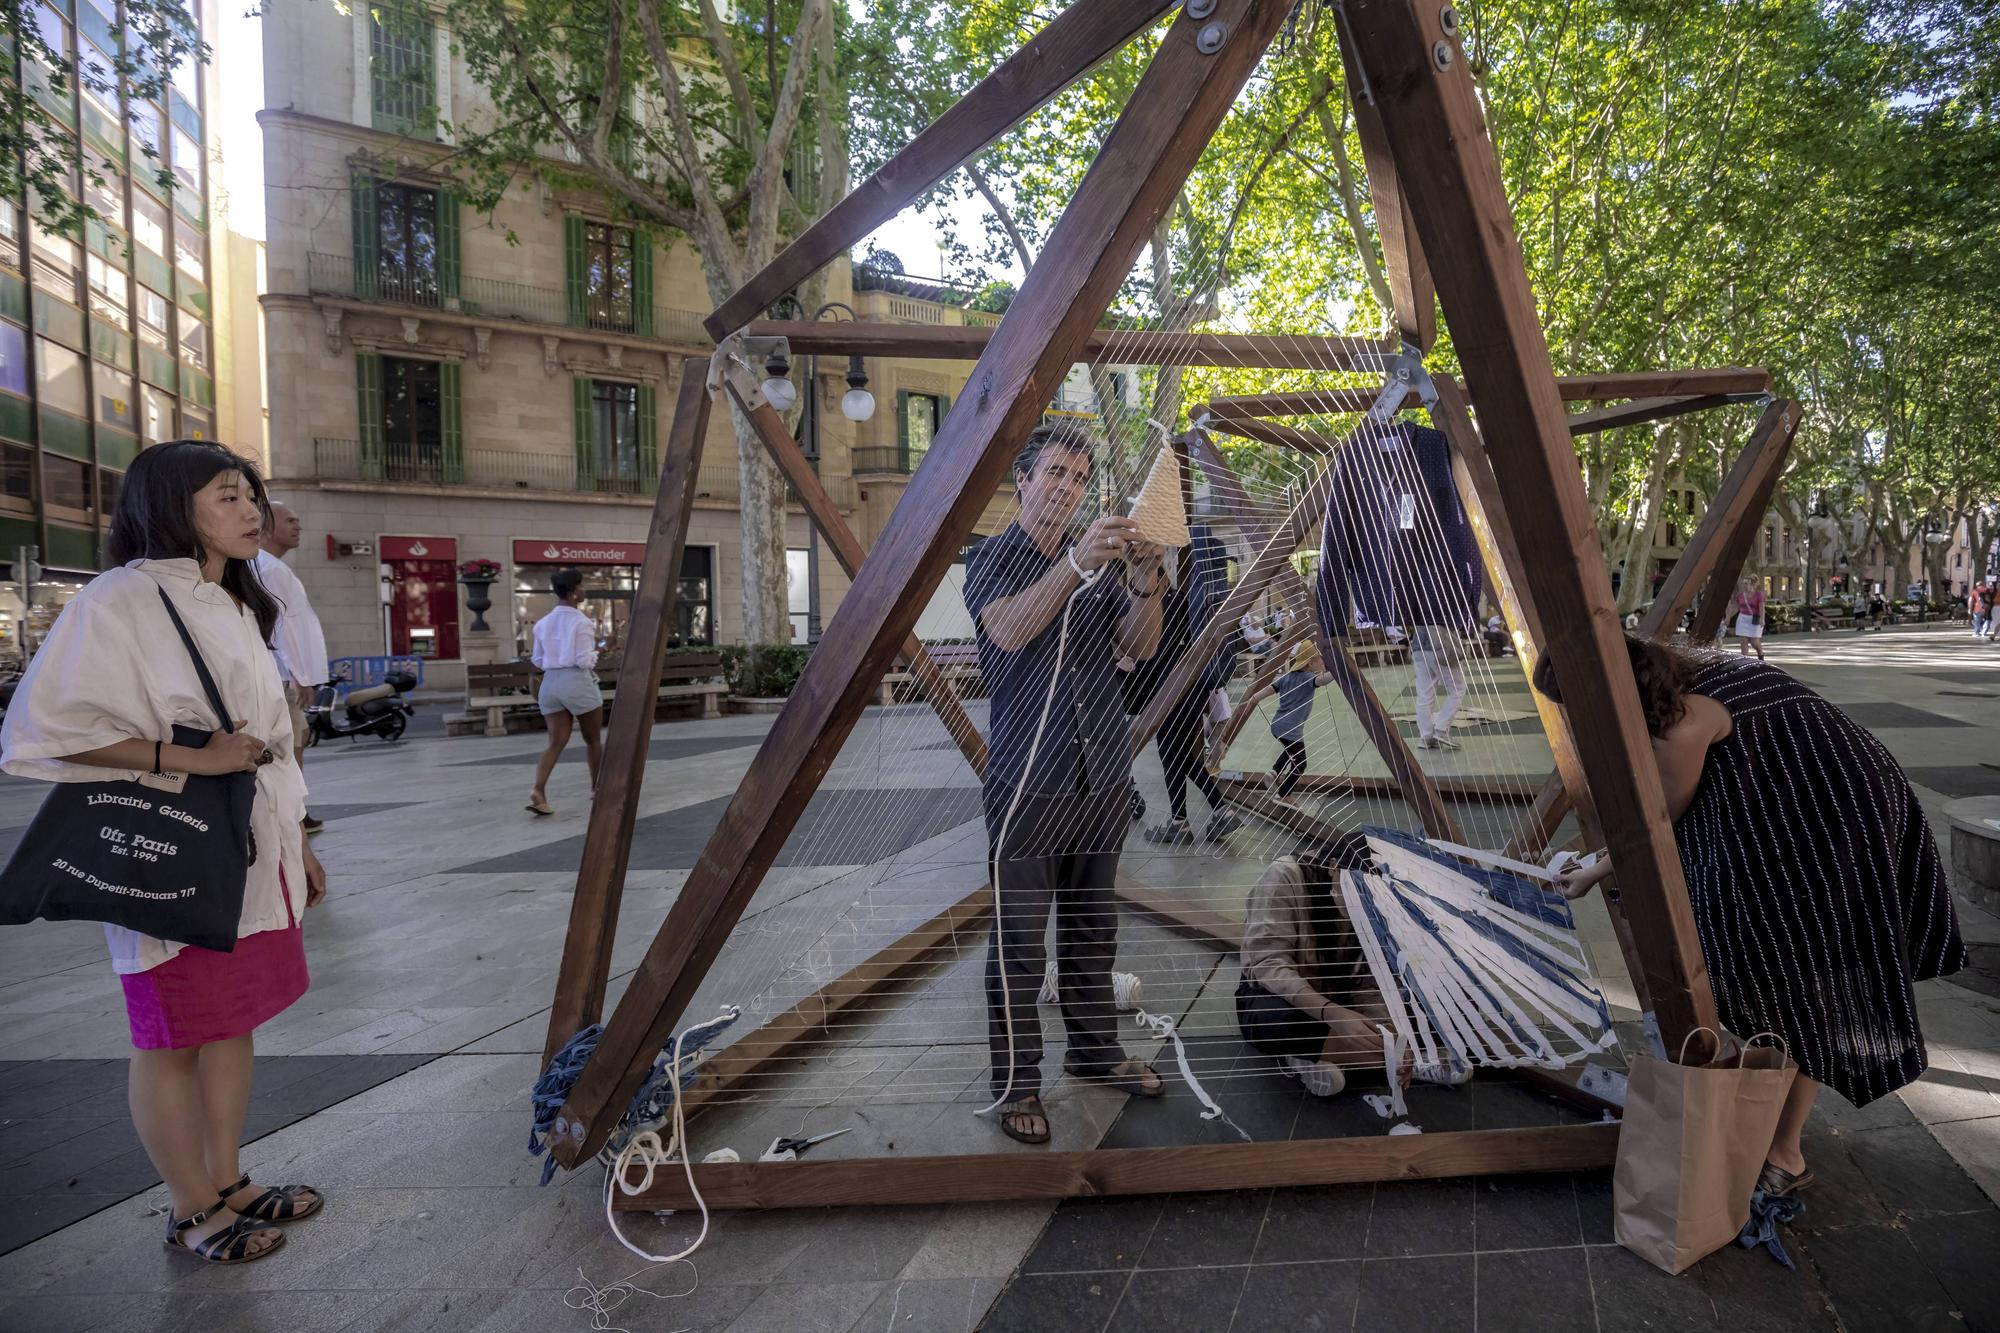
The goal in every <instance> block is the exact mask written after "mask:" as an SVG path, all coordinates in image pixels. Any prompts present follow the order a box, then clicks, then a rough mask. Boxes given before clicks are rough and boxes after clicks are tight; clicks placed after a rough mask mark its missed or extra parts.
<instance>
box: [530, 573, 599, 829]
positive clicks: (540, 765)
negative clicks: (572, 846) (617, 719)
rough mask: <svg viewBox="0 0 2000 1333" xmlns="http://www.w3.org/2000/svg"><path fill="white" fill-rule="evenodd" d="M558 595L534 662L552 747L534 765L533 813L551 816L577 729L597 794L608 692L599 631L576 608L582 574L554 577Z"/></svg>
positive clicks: (538, 628) (541, 625)
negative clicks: (553, 793)
mask: <svg viewBox="0 0 2000 1333" xmlns="http://www.w3.org/2000/svg"><path fill="white" fill-rule="evenodd" d="M549 590H550V591H551V592H553V593H555V595H556V607H555V610H553V611H551V612H549V613H548V614H547V615H545V616H543V617H542V618H541V619H540V620H537V621H536V622H535V649H534V659H533V660H534V663H535V665H536V667H538V668H539V669H540V670H541V673H542V691H541V695H540V702H541V707H542V720H543V722H545V723H546V724H547V725H548V729H549V743H548V745H547V746H546V747H545V748H544V749H543V750H542V757H541V758H540V759H539V760H537V761H536V763H535V790H534V791H533V793H532V794H530V795H529V797H528V809H529V810H531V811H533V812H534V813H535V814H538V815H552V814H554V813H555V807H554V806H552V805H550V804H549V797H548V785H549V775H550V774H551V773H554V772H555V769H556V760H558V759H560V758H561V757H562V752H563V747H564V746H566V745H568V744H569V734H570V731H571V729H572V728H574V727H581V728H582V730H583V749H584V757H585V758H586V759H587V760H588V761H589V763H590V788H591V790H592V791H596V790H597V765H598V762H599V761H600V760H601V759H602V758H603V757H604V745H603V735H604V693H603V691H601V690H600V689H598V687H597V626H595V625H593V624H591V623H590V617H589V616H587V615H585V614H584V613H583V612H582V611H580V610H578V609H577V603H578V602H581V601H582V600H583V575H582V574H581V573H579V572H578V571H576V570H574V569H559V570H557V571H556V572H555V573H554V574H553V575H551V576H550V577H549Z"/></svg>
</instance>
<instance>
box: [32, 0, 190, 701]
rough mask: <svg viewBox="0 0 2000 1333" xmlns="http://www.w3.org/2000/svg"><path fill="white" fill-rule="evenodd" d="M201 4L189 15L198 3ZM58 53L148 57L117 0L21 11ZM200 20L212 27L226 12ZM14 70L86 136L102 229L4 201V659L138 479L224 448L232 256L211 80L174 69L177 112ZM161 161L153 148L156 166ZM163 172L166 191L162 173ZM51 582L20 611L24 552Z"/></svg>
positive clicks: (46, 620) (82, 179)
mask: <svg viewBox="0 0 2000 1333" xmlns="http://www.w3.org/2000/svg"><path fill="white" fill-rule="evenodd" d="M191 8H192V7H191ZM21 12H22V17H23V20H24V21H28V22H33V23H35V24H36V25H37V26H38V27H39V30H40V32H41V35H42V38H43V40H44V41H46V42H47V43H48V44H49V46H50V47H52V48H54V49H57V50H60V51H63V52H65V53H66V54H67V55H68V56H69V58H70V59H71V60H73V61H75V62H77V63H78V64H79V65H81V66H83V67H85V68H93V69H97V70H102V71H106V72H109V71H112V70H114V69H115V68H116V61H117V60H118V59H119V58H121V57H122V56H126V55H130V56H132V57H134V58H136V59H143V51H142V50H140V49H139V48H138V45H137V39H136V37H134V36H133V35H131V34H129V33H127V32H126V31H125V30H124V29H123V28H122V26H121V24H120V21H119V17H118V6H117V5H116V4H115V3H114V2H113V0H44V2H38V3H34V4H32V5H26V6H23V8H22V11H21ZM196 17H197V18H198V20H199V21H202V22H203V23H204V31H207V30H208V29H207V27H206V24H207V23H209V22H212V20H213V18H214V10H213V5H212V4H210V5H203V6H200V7H199V9H198V10H196ZM7 61H8V63H7V64H6V66H5V67H4V77H8V78H12V79H16V80H18V81H19V82H20V84H21V85H22V86H23V87H24V88H25V89H26V90H27V91H28V93H29V94H30V96H31V97H32V99H33V108H32V110H31V113H30V114H36V115H40V116H41V117H42V118H43V119H44V120H45V122H47V125H48V127H50V128H52V129H55V130H56V131H57V132H59V133H62V134H67V135H71V136H74V138H75V140H76V142H77V144H78V146H79V149H80V151H81V154H82V157H83V160H84V161H85V162H87V163H88V164H89V167H90V170H89V171H86V172H80V173H78V175H77V177H76V179H74V180H73V181H72V182H71V187H72V189H73V190H74V192H75V197H77V198H79V199H81V200H83V201H84V202H86V203H88V204H89V205H90V207H91V208H92V209H94V210H95V211H96V212H97V214H98V215H99V219H101V220H92V221H90V222H89V223H87V224H86V226H85V228H84V230H83V233H82V235H80V236H69V235H64V234H59V233H57V232H54V231H52V230H50V229H49V228H48V227H46V226H44V225H42V221H41V219H40V218H39V216H38V215H37V209H36V206H35V201H33V200H30V199H25V198H21V199H0V564H4V565H5V566H6V568H7V578H8V579H9V582H7V583H5V584H0V665H5V664H8V663H12V662H18V661H19V660H20V658H21V656H22V653H23V651H24V647H25V646H26V645H28V644H31V643H32V642H33V641H35V640H36V639H37V638H39V636H40V635H41V634H42V633H45V632H46V631H47V627H48V625H49V624H50V623H52V622H53V620H54V618H55V615H56V613H57V612H59V611H60V610H61V609H62V607H63V605H65V604H66V603H67V601H68V598H69V596H70V594H72V593H73V592H74V591H75V589H77V588H79V587H81V586H82V585H83V583H84V582H85V581H87V580H88V579H89V578H90V577H91V575H92V574H93V573H95V572H96V570H97V569H98V568H99V557H100V552H101V549H102V544H103V537H104V530H105V525H106V523H107V522H108V520H109V517H110V512H111V507H112V504H113V502H114V501H115V500H116V498H117V495H118V489H119V486H120V484H121V482H122V479H123V477H124V473H125V469H126V468H127V467H129V466H130V465H131V462H132V459H133V458H134V457H136V456H137V454H138V452H139V450H140V449H142V448H144V447H145V446H146V445H148V444H152V443H156V442H158V441H161V440H168V439H174V438H178V437H186V436H192V437H196V438H204V439H209V438H215V435H216V405H217V396H218V389H217V380H218V375H219V367H218V364H217V341H216V336H215V321H216V302H215V292H216V288H217V280H218V274H217V268H216V265H218V264H219V263H221V262H223V259H224V257H223V256H221V255H219V254H217V253H216V250H217V244H216V242H215V241H214V239H213V238H214V237H216V236H219V235H221V233H222V229H223V222H222V219H220V218H219V217H218V216H217V212H216V210H215V209H214V207H213V206H212V203H213V192H212V188H211V179H210V176H211V172H210V147H209V145H210V135H209V132H208V115H209V107H210V105H211V104H212V97H213V90H212V84H213V81H214V74H213V71H212V70H205V69H204V68H203V67H201V66H199V65H197V64H194V63H193V62H188V63H184V64H183V65H182V66H181V67H180V68H178V69H176V70H174V71H173V72H172V80H171V84H170V86H169V87H167V88H166V89H165V92H164V96H165V100H164V101H163V102H152V101H147V100H144V99H141V98H139V97H137V96H136V95H134V93H133V90H132V88H131V85H130V84H129V82H128V81H125V80H122V79H120V80H118V83H119V86H118V89H117V91H115V92H100V91H95V90H90V89H85V88H83V87H81V86H80V83H81V81H80V80H76V79H71V80H68V81H66V82H65V84H64V86H63V87H62V88H61V89H58V88H56V87H55V85H54V82H53V81H52V80H51V79H50V77H49V74H48V71H46V70H44V69H41V68H39V67H37V66H35V65H33V64H32V63H31V62H29V61H28V59H27V57H26V55H25V54H24V53H22V52H21V51H19V50H17V49H16V50H10V51H9V52H8V54H7ZM149 154H150V155H151V156H150V157H149ZM163 172H164V173H165V176H166V179H165V181H162V180H161V175H162V173H163ZM24 546H33V547H36V548H38V549H39V552H40V564H41V566H42V577H41V579H40V581H39V583H38V584H37V585H36V587H35V589H34V590H33V593H32V604H31V605H27V604H24V603H23V600H22V595H21V584H20V583H19V582H18V580H19V579H20V577H21V573H22V571H21V570H20V569H19V568H17V567H16V566H17V561H16V555H17V552H18V551H19V549H20V548H21V547H24Z"/></svg>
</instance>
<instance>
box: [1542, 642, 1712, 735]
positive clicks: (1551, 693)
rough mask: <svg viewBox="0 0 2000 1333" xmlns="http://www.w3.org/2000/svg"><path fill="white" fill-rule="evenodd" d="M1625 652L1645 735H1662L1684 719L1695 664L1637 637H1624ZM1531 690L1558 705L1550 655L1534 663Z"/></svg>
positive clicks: (1660, 645)
mask: <svg viewBox="0 0 2000 1333" xmlns="http://www.w3.org/2000/svg"><path fill="white" fill-rule="evenodd" d="M1625 651H1626V653H1627V654H1628V655H1629V656H1630V657H1631V660H1632V681H1633V683H1634V684H1635V685H1637V686H1638V687H1639V707H1640V709H1641V711H1643V712H1644V713H1645V715H1646V731H1647V733H1648V734H1649V735H1653V736H1663V735H1665V734H1666V732H1667V730H1668V728H1670V727H1672V726H1673V725H1674V723H1676V722H1678V721H1680V720H1681V719H1682V718H1684V717H1686V716H1687V696H1688V685H1689V684H1690V683H1691V682H1692V681H1693V680H1694V668H1695V663H1694V661H1693V659H1691V658H1689V657H1688V655H1687V654H1686V653H1682V652H1678V651H1676V650H1675V649H1673V648H1671V647H1669V646H1667V645H1666V644H1664V643H1659V642H1657V641H1655V640H1653V639H1648V638H1643V637H1641V636H1640V635H1637V634H1632V633H1627V634H1626V635H1625ZM1535 688H1536V689H1537V690H1540V691H1541V693H1542V696H1543V697H1544V698H1546V699H1550V700H1553V701H1554V702H1556V703H1561V702H1562V691H1561V690H1559V689H1558V688H1557V687H1556V668H1555V659H1554V657H1553V656H1551V655H1548V654H1544V655H1543V656H1542V659H1541V660H1540V661H1539V662H1536V663H1535Z"/></svg>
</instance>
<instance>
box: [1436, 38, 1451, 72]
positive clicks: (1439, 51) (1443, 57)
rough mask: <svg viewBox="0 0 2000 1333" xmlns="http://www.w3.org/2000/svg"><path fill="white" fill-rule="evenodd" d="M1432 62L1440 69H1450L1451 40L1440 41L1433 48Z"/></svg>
mask: <svg viewBox="0 0 2000 1333" xmlns="http://www.w3.org/2000/svg"><path fill="white" fill-rule="evenodd" d="M1431 62H1432V63H1433V64H1435V65H1436V66H1437V67H1438V68H1439V69H1450V68H1451V62H1452V52H1451V43H1450V42H1439V43H1438V44H1437V45H1436V46H1433V47H1432V48H1431Z"/></svg>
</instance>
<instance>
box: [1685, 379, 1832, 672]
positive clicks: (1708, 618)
mask: <svg viewBox="0 0 2000 1333" xmlns="http://www.w3.org/2000/svg"><path fill="white" fill-rule="evenodd" d="M1777 409H1783V416H1782V419H1781V420H1778V421H1776V422H1773V423H1772V433H1771V434H1770V436H1769V437H1768V438H1767V439H1766V440H1765V443H1764V449H1763V451H1762V452H1763V453H1765V454H1768V455H1769V456H1770V462H1769V465H1768V466H1766V467H1765V468H1764V471H1763V476H1761V477H1759V478H1757V480H1756V482H1755V484H1754V485H1752V486H1750V487H1747V488H1746V489H1747V490H1748V495H1747V497H1746V499H1745V501H1744V503H1743V504H1742V505H1741V506H1740V507H1738V508H1739V512H1738V517H1737V520H1736V523H1735V526H1734V527H1733V528H1731V529H1730V532H1729V535H1728V537H1727V538H1725V539H1724V542H1723V546H1722V552H1721V554H1720V555H1718V556H1717V557H1716V559H1715V567H1714V569H1713V570H1711V571H1710V573H1709V576H1708V582H1707V585H1706V586H1705V587H1704V588H1703V589H1702V593H1701V606H1700V609H1699V610H1697V611H1696V612H1695V617H1694V628H1693V629H1692V630H1691V631H1690V632H1689V636H1688V637H1689V638H1691V639H1693V640H1694V641H1695V642H1696V643H1708V642H1711V641H1712V640H1713V639H1714V638H1715V635H1716V631H1717V630H1719V629H1720V628H1721V626H1722V617H1723V616H1724V615H1725V614H1726V613H1727V611H1728V608H1729V590H1730V588H1731V587H1732V586H1734V585H1735V583H1736V580H1737V578H1738V577H1739V576H1740V575H1741V573H1742V571H1743V563H1744V561H1746V560H1748V559H1749V558H1750V548H1751V547H1752V546H1753V545H1754V544H1755V543H1756V541H1757V534H1758V532H1759V531H1761V530H1762V528H1763V526H1764V522H1763V520H1764V515H1765V514H1766V513H1767V512H1769V510H1770V508H1771V496H1772V495H1773V494H1774V493H1775V492H1776V491H1777V489H1778V482H1779V480H1780V479H1781V478H1782V477H1783V476H1784V475H1785V459H1786V458H1787V457H1788V456H1789V455H1790V453H1791V449H1792V438H1793V436H1794V435H1796V434H1797V432H1798V428H1799V422H1800V421H1801V420H1802V419H1803V418H1804V416H1805V410H1804V409H1803V408H1802V407H1800V406H1799V404H1797V403H1795V402H1790V401H1786V402H1780V403H1775V404H1773V405H1772V410H1777ZM1764 418H1765V422H1771V411H1766V412H1765V414H1764ZM1763 429H1764V423H1761V422H1760V423H1759V425H1758V435H1759V436H1762V434H1763ZM1753 438H1755V437H1753ZM1675 568H1676V569H1678V568H1679V566H1678V565H1677V566H1675Z"/></svg>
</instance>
